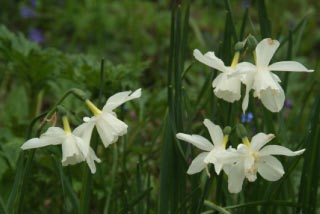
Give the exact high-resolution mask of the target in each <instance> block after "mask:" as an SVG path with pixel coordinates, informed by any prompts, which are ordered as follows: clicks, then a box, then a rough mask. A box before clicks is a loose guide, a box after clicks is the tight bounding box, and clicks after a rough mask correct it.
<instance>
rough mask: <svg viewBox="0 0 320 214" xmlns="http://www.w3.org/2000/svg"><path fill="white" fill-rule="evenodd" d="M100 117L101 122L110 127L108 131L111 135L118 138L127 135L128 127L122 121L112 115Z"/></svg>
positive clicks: (107, 114)
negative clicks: (103, 121) (113, 134)
mask: <svg viewBox="0 0 320 214" xmlns="http://www.w3.org/2000/svg"><path fill="white" fill-rule="evenodd" d="M102 116H103V120H105V121H107V122H108V124H109V125H110V130H109V131H112V132H113V133H115V135H118V136H122V135H124V134H126V133H127V129H128V125H127V124H126V123H124V122H123V121H121V120H119V119H118V118H117V117H115V116H114V115H113V114H110V113H104V114H103V115H102ZM107 129H108V128H107Z"/></svg>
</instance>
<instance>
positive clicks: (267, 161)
mask: <svg viewBox="0 0 320 214" xmlns="http://www.w3.org/2000/svg"><path fill="white" fill-rule="evenodd" d="M257 167H258V172H259V174H260V175H261V176H262V177H263V178H264V179H266V180H268V181H277V180H279V179H280V178H281V177H282V175H283V174H284V169H283V166H282V164H281V162H280V161H279V160H278V159H276V158H275V157H272V156H264V157H261V158H260V159H258V161H257Z"/></svg>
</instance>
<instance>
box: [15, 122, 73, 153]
mask: <svg viewBox="0 0 320 214" xmlns="http://www.w3.org/2000/svg"><path fill="white" fill-rule="evenodd" d="M66 135H67V134H66V132H65V131H64V130H63V129H61V128H59V127H50V128H49V129H48V130H47V131H46V132H45V133H43V134H42V135H41V136H40V138H32V139H30V140H28V141H27V142H25V143H24V144H23V145H22V146H21V149H24V150H25V149H34V148H39V147H44V146H48V145H58V144H61V143H62V140H63V139H64V137H65V136H66Z"/></svg>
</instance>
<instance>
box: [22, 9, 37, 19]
mask: <svg viewBox="0 0 320 214" xmlns="http://www.w3.org/2000/svg"><path fill="white" fill-rule="evenodd" d="M20 14H21V16H22V18H25V19H28V18H35V17H37V16H38V14H37V12H36V11H34V10H33V9H31V8H29V7H22V8H21V9H20Z"/></svg>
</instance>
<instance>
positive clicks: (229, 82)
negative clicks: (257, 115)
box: [212, 73, 241, 103]
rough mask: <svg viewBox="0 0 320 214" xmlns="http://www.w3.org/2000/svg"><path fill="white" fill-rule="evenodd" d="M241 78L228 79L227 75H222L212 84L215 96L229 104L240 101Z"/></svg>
mask: <svg viewBox="0 0 320 214" xmlns="http://www.w3.org/2000/svg"><path fill="white" fill-rule="evenodd" d="M240 77H241V76H234V77H228V75H227V74H226V73H221V74H219V75H218V76H217V78H216V79H214V81H213V82H212V87H213V88H214V94H215V95H216V96H217V97H219V98H220V99H224V100H225V101H227V102H231V103H232V102H234V101H236V100H240V97H241V80H240Z"/></svg>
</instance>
